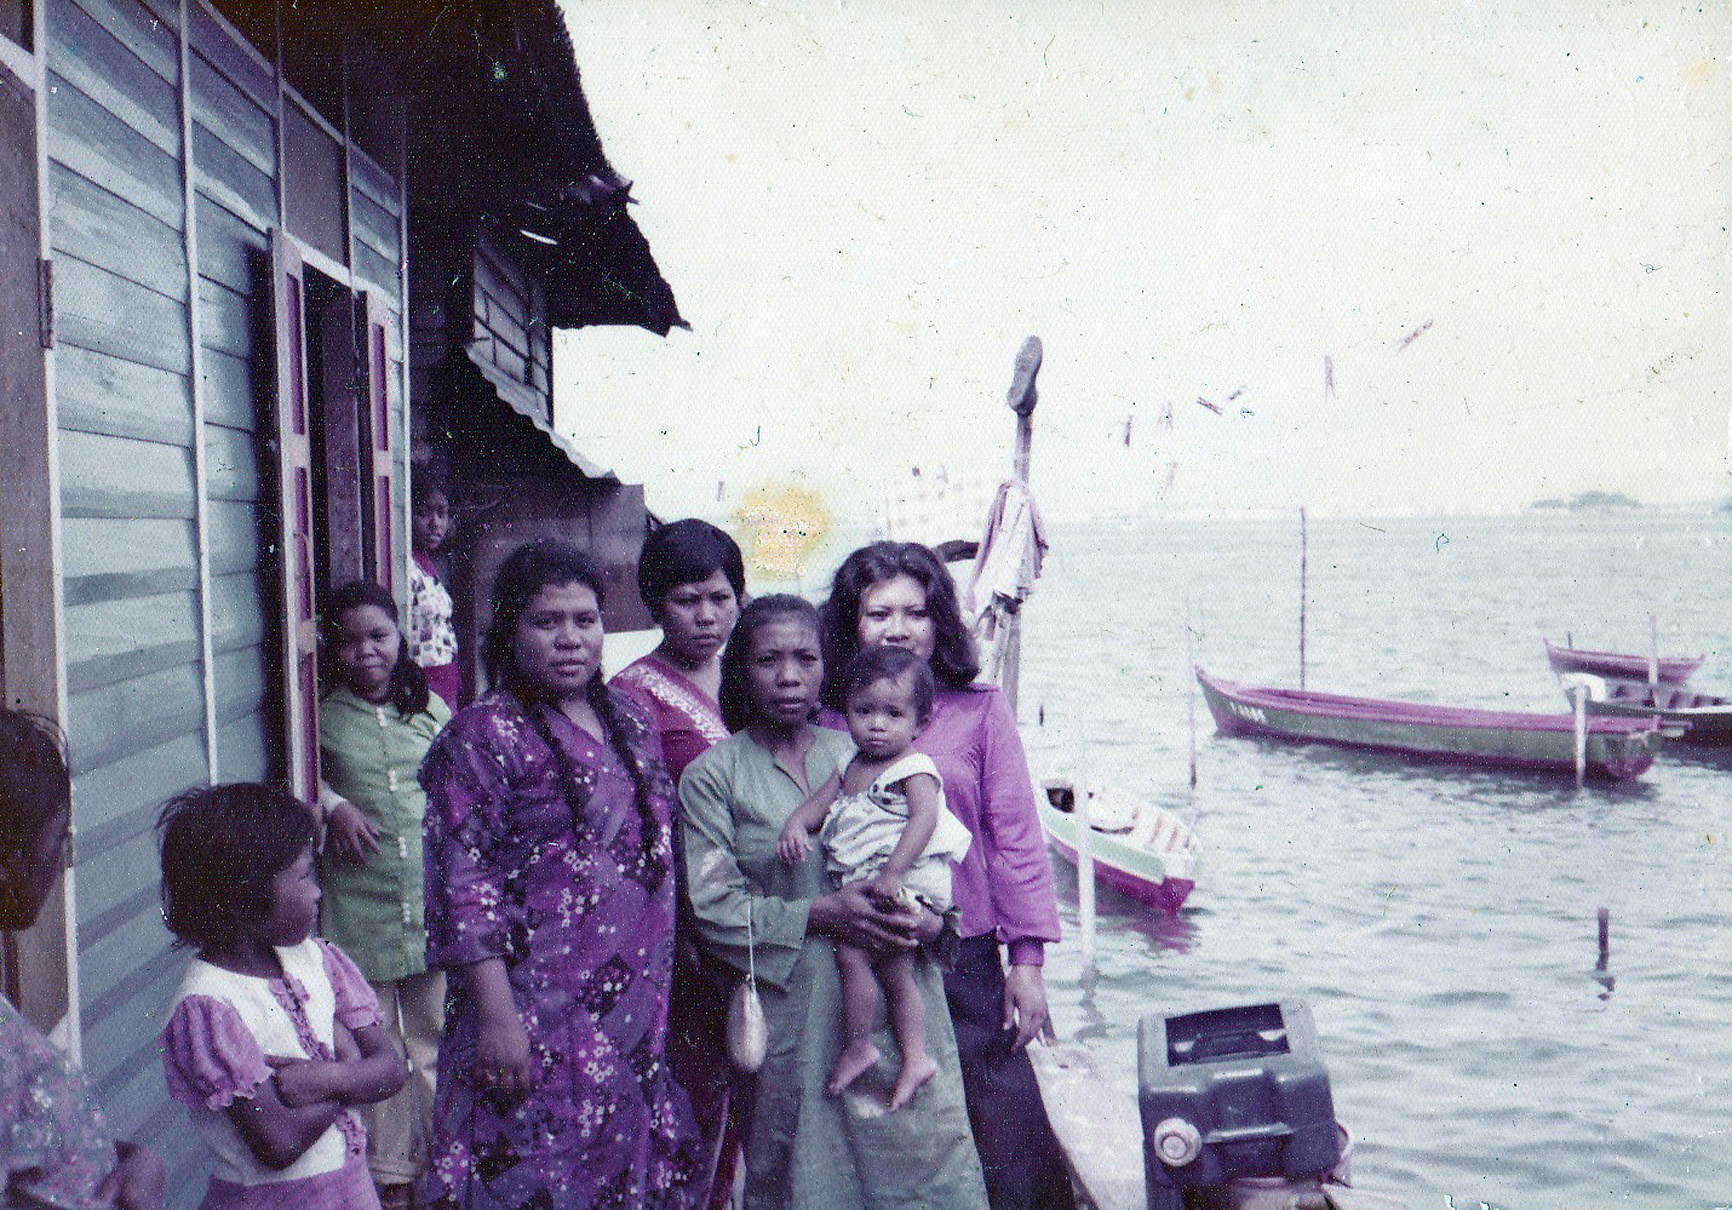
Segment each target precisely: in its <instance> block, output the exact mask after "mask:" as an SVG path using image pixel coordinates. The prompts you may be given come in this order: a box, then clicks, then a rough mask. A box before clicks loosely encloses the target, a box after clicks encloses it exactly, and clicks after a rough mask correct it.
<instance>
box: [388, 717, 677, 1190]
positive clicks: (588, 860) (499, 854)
mask: <svg viewBox="0 0 1732 1210" xmlns="http://www.w3.org/2000/svg"><path fill="white" fill-rule="evenodd" d="M613 704H614V710H615V713H616V716H617V717H618V718H619V719H620V720H621V721H622V727H623V729H624V731H625V732H626V740H627V743H628V746H629V748H630V750H631V751H632V753H633V756H634V758H635V760H636V761H637V763H638V765H639V767H640V768H642V769H644V770H646V773H647V774H648V776H649V778H650V787H651V793H650V795H649V799H650V807H651V814H652V816H653V832H652V835H651V836H650V837H649V843H648V844H647V845H646V844H645V843H644V829H643V826H642V822H641V816H640V814H639V811H638V808H637V804H636V800H635V796H634V790H633V783H632V780H631V776H630V773H629V771H628V770H627V769H626V768H625V767H624V765H623V764H622V763H621V761H620V760H619V758H618V756H617V755H616V754H615V753H614V752H613V751H612V750H611V748H610V747H609V746H608V745H607V744H606V743H605V742H603V741H600V740H596V739H594V738H592V737H591V736H590V735H588V734H587V733H586V732H584V731H583V730H581V729H580V728H578V727H576V726H574V725H573V724H572V723H571V722H570V721H569V720H568V719H567V718H566V717H565V716H564V715H563V714H561V713H560V712H559V711H558V710H555V709H553V708H551V707H548V706H534V707H529V709H533V710H536V711H538V712H539V722H540V726H537V725H536V723H535V722H534V721H532V720H531V718H530V716H529V715H528V714H527V713H526V708H525V707H524V706H523V705H521V704H520V703H519V702H518V701H517V699H516V698H514V697H512V696H511V695H509V694H506V693H503V692H495V693H491V694H488V695H486V696H485V697H483V698H481V699H480V700H479V701H477V702H476V703H475V704H474V705H472V706H470V707H469V708H468V709H467V710H464V711H463V712H462V713H460V714H459V715H458V716H457V717H456V719H455V720H453V721H452V723H451V725H450V726H449V727H447V728H446V729H445V731H444V732H443V733H442V734H441V735H440V737H439V739H438V740H437V741H436V742H435V743H434V745H433V748H432V750H431V751H430V752H429V753H428V755H427V760H426V762H425V763H424V764H423V765H422V767H421V781H422V784H423V785H424V786H425V787H426V790H427V822H426V844H425V851H426V862H427V872H426V887H427V954H428V961H429V962H430V963H431V964H433V965H437V966H443V967H445V968H447V969H453V968H457V967H462V966H466V965H468V964H470V963H474V962H479V961H482V960H485V959H488V958H500V959H502V960H503V961H504V963H505V968H506V972H507V976H508V978H509V979H510V983H511V988H512V994H513V998H514V1000H515V1001H516V1006H517V1011H518V1014H519V1017H520V1018H521V1020H522V1021H523V1025H524V1028H525V1031H526V1032H527V1033H528V1035H529V1046H530V1055H531V1066H532V1080H533V1083H534V1089H533V1091H532V1092H531V1093H530V1094H529V1096H528V1097H527V1098H525V1099H524V1100H522V1101H520V1102H518V1103H517V1104H516V1105H512V1106H501V1105H499V1104H498V1103H496V1102H495V1101H494V1100H493V1099H491V1098H489V1097H486V1096H484V1095H478V1094H477V1092H476V1091H475V1089H474V1087H473V1085H472V1084H471V1081H470V1072H471V1070H472V1068H473V1059H474V1053H475V1045H476V1036H477V1030H478V1026H479V1020H478V1010H477V1006H476V1004H475V1002H474V1001H473V1000H472V999H471V998H470V997H469V996H468V995H467V994H466V992H465V986H464V981H463V980H462V979H461V978H454V979H453V980H452V983H451V988H452V994H451V999H450V1001H449V1004H448V1008H447V1013H446V1020H445V1037H444V1040H443V1042H442V1044H441V1046H440V1049H439V1073H438V1089H439V1091H438V1099H437V1101H436V1103H435V1106H434V1118H435V1127H434V1136H435V1137H434V1144H433V1164H432V1169H431V1171H430V1173H429V1176H428V1182H427V1186H428V1187H427V1194H428V1201H429V1202H430V1203H431V1204H432V1205H433V1206H435V1207H442V1208H452V1210H454V1208H456V1207H465V1208H470V1207H473V1208H476V1210H493V1208H499V1210H505V1208H509V1210H520V1208H525V1207H538V1208H540V1207H545V1208H548V1210H552V1208H554V1207H557V1208H559V1210H585V1208H590V1207H594V1208H597V1210H600V1208H603V1207H657V1208H660V1207H670V1208H671V1207H677V1208H684V1207H687V1206H690V1205H691V1204H693V1202H694V1200H695V1199H696V1198H698V1197H701V1195H702V1190H701V1189H699V1188H698V1187H697V1179H696V1178H698V1177H699V1176H700V1175H701V1173H700V1172H699V1168H700V1167H701V1165H700V1162H699V1160H698V1158H697V1153H698V1148H697V1139H696V1133H695V1131H694V1129H693V1126H692V1123H691V1116H690V1109H689V1107H688V1106H687V1103H686V1099H685V1096H684V1094H683V1093H682V1092H681V1091H680V1090H679V1088H678V1086H677V1085H676V1084H674V1083H673V1081H672V1080H671V1079H670V1078H669V1076H668V1071H667V1066H666V1064H665V1062H664V1058H663V1053H664V1048H665V1045H666V1030H667V1005H668V992H669V985H670V983H671V980H672V967H673V932H674V878H673V869H672V861H673V847H672V840H671V816H672V803H671V799H670V793H671V786H670V784H669V782H668V780H667V775H666V773H665V772H664V771H663V770H662V765H661V757H660V747H659V739H658V737H657V734H656V731H655V728H654V725H653V724H652V723H651V722H650V721H649V718H648V717H647V715H646V714H645V713H644V712H643V710H642V708H641V707H639V706H637V705H635V704H632V703H629V702H628V701H627V700H626V699H625V698H623V697H621V696H619V695H617V694H616V695H614V697H613ZM544 736H545V737H549V738H551V739H553V740H554V742H556V743H558V744H560V745H561V746H562V747H563V749H564V750H565V753H566V755H567V756H568V758H569V768H570V770H571V771H572V777H571V782H572V783H574V784H571V785H570V786H569V787H568V785H567V782H566V780H565V777H564V775H563V774H562V771H561V769H560V765H559V761H558V760H557V759H556V756H555V753H554V752H553V750H552V749H551V748H550V747H549V745H548V743H547V741H546V739H545V738H544ZM568 790H569V791H570V792H569V793H568ZM580 813H581V815H580Z"/></svg>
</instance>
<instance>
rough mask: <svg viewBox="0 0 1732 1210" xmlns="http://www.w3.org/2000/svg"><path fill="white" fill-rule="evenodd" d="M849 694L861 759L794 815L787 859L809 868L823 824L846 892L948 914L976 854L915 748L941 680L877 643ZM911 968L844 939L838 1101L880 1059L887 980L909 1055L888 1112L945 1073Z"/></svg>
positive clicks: (839, 955) (866, 653) (902, 958)
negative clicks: (931, 1044) (876, 1035)
mask: <svg viewBox="0 0 1732 1210" xmlns="http://www.w3.org/2000/svg"><path fill="white" fill-rule="evenodd" d="M842 691H843V701H844V702H845V704H846V715H847V720H848V731H849V733H850V734H851V735H852V736H853V738H854V743H855V746H856V751H855V752H854V753H853V755H852V756H851V757H850V758H849V759H848V760H847V761H846V762H845V763H843V764H841V765H840V766H839V767H838V769H837V771H836V772H835V773H834V774H832V775H831V776H830V778H829V779H828V780H827V781H825V783H824V784H823V785H822V786H820V787H819V788H818V789H817V790H816V791H815V792H814V793H813V794H812V796H811V797H810V798H808V799H807V800H806V801H805V802H804V803H802V804H801V805H800V808H799V809H798V810H797V811H795V812H794V814H793V815H791V816H789V817H788V822H787V823H786V824H785V825H784V826H783V828H782V834H781V836H780V838H779V839H778V840H777V842H776V848H777V851H778V852H779V853H780V854H781V857H782V859H783V860H784V861H787V862H790V863H792V862H796V861H799V860H801V859H802V858H804V857H805V855H806V853H807V851H808V850H809V849H810V848H811V846H812V841H811V835H812V833H814V832H816V831H818V830H819V828H820V827H822V828H823V829H824V860H825V867H826V869H827V870H828V871H829V873H830V875H831V876H832V877H833V878H835V879H836V880H837V882H838V884H839V885H841V886H848V885H850V884H856V883H858V884H861V885H862V889H863V890H864V891H865V892H866V893H867V894H868V895H870V896H872V897H873V898H874V899H875V900H877V901H878V902H879V903H880V904H881V905H883V906H885V907H890V906H892V905H899V906H903V907H914V906H916V905H918V906H923V907H926V908H929V909H931V910H932V911H934V912H939V913H942V912H944V911H946V910H948V909H949V907H950V863H951V861H953V860H955V859H957V858H959V857H961V856H962V855H963V854H964V853H965V852H967V851H968V844H969V840H970V839H971V837H970V836H969V834H968V829H967V828H965V827H964V826H963V825H962V822H961V821H960V820H958V819H957V818H956V817H955V816H954V815H952V814H951V813H950V811H949V810H948V809H947V808H946V807H945V805H944V786H943V784H942V783H941V781H940V779H939V776H938V770H937V769H936V768H934V767H933V764H932V761H931V760H930V759H929V758H928V757H926V756H923V755H921V754H920V753H918V752H914V751H912V750H911V749H910V745H911V744H912V743H913V742H914V736H915V734H916V733H917V732H918V731H919V730H920V728H921V726H922V725H923V724H924V723H925V722H926V720H927V717H928V716H929V715H930V714H931V712H932V695H933V681H932V672H931V670H930V669H929V668H928V667H927V665H926V662H925V661H924V660H922V659H920V657H918V656H916V655H915V654H914V653H913V652H910V651H907V650H905V649H903V648H900V647H889V646H877V647H868V648H866V649H865V650H863V651H861V652H860V653H859V654H858V655H856V656H855V657H854V659H853V660H852V661H851V662H850V663H849V665H848V667H847V668H846V669H845V670H844V671H843V673H842ZM832 808H834V809H833V810H832ZM913 963H914V959H913V955H912V954H910V953H908V952H907V951H895V952H891V953H888V954H884V955H881V956H877V957H874V956H873V955H872V954H871V953H869V952H868V951H867V950H865V949H862V948H861V947H859V946H856V945H853V944H851V943H849V942H846V941H838V942H837V944H836V964H837V968H838V970H839V971H840V974H841V978H842V1021H843V1028H844V1030H845V1032H846V1039H847V1040H846V1044H845V1045H844V1047H843V1049H842V1053H841V1055H840V1056H839V1057H838V1058H837V1060H836V1065H835V1067H834V1068H832V1069H831V1072H830V1079H829V1083H828V1084H827V1085H826V1089H825V1090H826V1091H827V1092H828V1093H829V1094H830V1095H831V1096H839V1095H840V1094H841V1092H842V1090H843V1089H845V1088H847V1087H848V1085H849V1084H851V1083H853V1082H854V1081H855V1080H856V1079H857V1078H859V1076H860V1075H861V1073H863V1072H865V1071H866V1070H868V1069H869V1068H871V1067H872V1065H873V1064H875V1063H876V1062H878V1059H879V1057H880V1056H879V1054H878V1050H877V1048H876V1047H875V1046H873V1045H872V1025H873V1019H874V1018H875V1017H876V1016H877V1013H878V999H879V984H880V982H881V983H882V985H883V990H884V995H885V997H886V999H887V1000H888V1001H889V1013H890V1029H891V1033H892V1035H893V1036H894V1037H895V1038H896V1045H897V1047H898V1048H899V1049H900V1050H901V1052H902V1069H901V1071H900V1072H899V1073H898V1075H897V1077H896V1088H895V1091H894V1092H893V1093H892V1094H891V1098H890V1108H891V1109H892V1110H896V1109H900V1108H902V1106H904V1105H906V1104H907V1103H908V1101H909V1098H911V1097H912V1096H913V1095H914V1094H915V1092H916V1091H917V1090H918V1089H919V1088H920V1086H921V1085H922V1084H924V1083H926V1081H927V1080H929V1079H931V1078H932V1076H933V1073H934V1072H935V1071H936V1070H937V1067H936V1065H935V1064H934V1063H933V1061H932V1056H931V1055H929V1054H928V1053H927V1050H926V1013H925V1005H924V1004H923V1002H922V1000H921V997H920V993H919V990H918V988H917V987H916V986H915V983H914V967H913Z"/></svg>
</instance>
